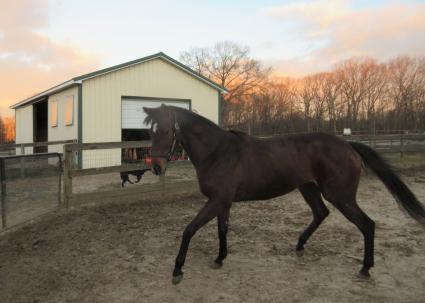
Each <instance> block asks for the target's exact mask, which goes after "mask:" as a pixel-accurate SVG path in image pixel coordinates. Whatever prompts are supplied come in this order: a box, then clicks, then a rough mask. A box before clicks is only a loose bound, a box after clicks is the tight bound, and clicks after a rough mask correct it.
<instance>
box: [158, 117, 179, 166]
mask: <svg viewBox="0 0 425 303" xmlns="http://www.w3.org/2000/svg"><path fill="white" fill-rule="evenodd" d="M179 129H180V127H179V125H178V124H177V122H175V123H174V125H173V141H172V142H171V145H170V149H169V150H168V152H167V153H165V154H151V157H153V158H164V159H167V162H169V161H170V160H171V156H172V155H173V154H174V151H175V150H176V147H177V136H176V133H177V130H179Z"/></svg>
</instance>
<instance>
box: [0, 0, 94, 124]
mask: <svg viewBox="0 0 425 303" xmlns="http://www.w3.org/2000/svg"><path fill="white" fill-rule="evenodd" d="M47 8H48V1H46V0H20V1H1V2H0V85H1V86H0V114H1V115H3V116H4V115H6V116H7V115H11V114H13V111H11V110H10V109H9V106H10V105H12V104H14V103H16V102H18V101H20V100H22V99H25V98H26V97H29V96H31V95H33V94H35V93H37V92H40V91H42V90H45V89H47V88H49V87H51V86H53V85H55V84H59V83H60V82H63V81H65V80H68V79H69V78H71V77H73V76H76V75H78V74H82V73H85V72H88V71H91V70H93V69H96V68H97V67H98V66H99V61H98V59H96V57H95V56H94V55H90V54H86V53H84V52H83V51H82V50H80V49H79V48H78V47H76V46H74V45H70V44H61V43H56V42H55V41H52V40H51V39H50V38H48V37H46V36H44V35H42V34H39V33H37V30H38V29H41V28H43V27H46V26H48V24H47V21H46V20H48V16H47Z"/></svg>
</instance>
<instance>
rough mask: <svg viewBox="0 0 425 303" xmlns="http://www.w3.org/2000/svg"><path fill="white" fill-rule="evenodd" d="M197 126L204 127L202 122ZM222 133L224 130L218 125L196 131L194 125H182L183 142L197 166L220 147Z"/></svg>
mask: <svg viewBox="0 0 425 303" xmlns="http://www.w3.org/2000/svg"><path fill="white" fill-rule="evenodd" d="M195 123H199V122H195ZM196 126H197V127H200V128H202V123H201V124H200V125H199V124H198V125H196ZM222 133H223V130H221V129H220V128H218V127H217V128H215V127H213V128H211V127H205V128H204V130H202V131H201V132H195V131H194V126H193V125H185V126H184V127H182V129H181V144H182V146H183V148H184V149H185V151H186V152H187V155H188V156H189V158H190V160H191V161H192V163H193V164H194V165H195V166H198V165H200V164H201V163H203V162H204V161H205V160H206V159H207V158H208V157H209V156H210V155H211V154H212V153H213V152H214V151H215V150H216V149H217V148H218V145H219V144H220V140H221V139H222V135H223V134H222Z"/></svg>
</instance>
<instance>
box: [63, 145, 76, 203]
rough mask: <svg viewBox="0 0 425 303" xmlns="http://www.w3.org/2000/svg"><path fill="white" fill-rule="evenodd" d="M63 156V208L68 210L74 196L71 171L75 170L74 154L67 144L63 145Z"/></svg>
mask: <svg viewBox="0 0 425 303" xmlns="http://www.w3.org/2000/svg"><path fill="white" fill-rule="evenodd" d="M63 155H64V158H65V159H64V167H63V206H64V207H65V208H68V206H69V200H70V199H71V195H72V177H71V174H70V172H71V170H72V168H73V165H72V162H73V159H74V157H73V154H72V150H70V149H69V148H68V146H67V144H64V145H63Z"/></svg>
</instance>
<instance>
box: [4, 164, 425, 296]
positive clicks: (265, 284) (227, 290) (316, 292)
mask: <svg viewBox="0 0 425 303" xmlns="http://www.w3.org/2000/svg"><path fill="white" fill-rule="evenodd" d="M421 173H422V175H423V174H424V173H423V170H422V171H420V172H416V173H414V174H413V175H412V174H411V175H410V176H408V177H406V180H407V181H408V183H409V184H410V186H411V188H412V189H413V191H414V192H415V193H416V194H417V195H418V197H419V199H420V200H422V201H425V186H424V183H422V180H424V179H423V178H422V177H423V176H422V175H421ZM415 180H416V181H415ZM358 200H359V204H360V205H361V206H362V208H363V209H364V210H365V211H366V212H367V213H368V214H369V215H370V217H372V218H373V219H374V220H375V221H376V224H377V229H376V242H375V243H376V253H375V259H376V260H375V261H376V266H375V267H374V268H373V269H372V270H371V274H372V278H371V279H370V280H369V281H363V280H359V279H357V277H356V275H357V272H358V270H359V269H360V267H361V257H362V255H363V241H362V238H361V236H360V232H359V231H358V230H357V229H356V228H355V227H354V226H353V225H351V223H349V222H348V221H347V220H346V219H345V218H344V217H343V216H342V215H341V214H340V213H339V212H338V211H337V210H336V209H334V208H333V207H332V206H331V205H329V204H328V205H329V208H330V210H331V215H330V216H329V217H328V218H327V219H326V221H325V222H324V223H323V225H322V226H321V227H320V228H319V230H318V231H317V232H316V233H315V234H314V235H313V236H312V238H311V239H310V241H309V242H308V243H307V245H306V249H305V254H304V256H303V257H297V256H296V255H295V252H294V246H295V244H296V240H297V237H298V236H299V234H300V233H301V231H302V230H303V229H304V228H305V227H306V225H307V224H308V223H309V221H310V220H311V213H310V210H309V208H308V206H307V205H306V204H305V202H303V200H302V197H301V195H300V194H298V192H294V193H291V194H289V195H286V196H283V197H279V198H276V199H272V200H269V201H257V202H249V203H239V204H234V205H233V207H232V211H231V218H230V231H229V236H228V241H229V250H230V252H229V256H228V258H227V259H226V260H225V265H224V267H223V268H222V269H220V270H213V269H210V268H209V263H210V262H211V261H212V260H213V259H214V258H215V257H216V254H217V251H218V239H217V232H216V223H215V222H211V223H210V224H209V225H207V226H206V227H204V228H203V229H202V230H201V231H199V233H198V234H197V235H196V236H195V237H194V239H193V240H192V243H191V246H190V249H189V254H188V258H187V262H186V266H185V267H184V272H185V276H184V280H183V281H182V282H181V283H180V284H179V285H177V286H175V285H172V284H171V272H172V268H173V262H174V258H175V256H176V253H177V250H178V245H179V242H180V238H181V232H182V230H183V229H184V227H185V225H186V224H187V223H189V222H190V220H191V218H192V217H193V216H194V215H195V214H196V212H197V211H198V210H199V209H200V208H201V206H202V205H203V203H204V201H205V200H204V198H203V197H201V196H200V195H199V194H196V193H195V194H193V193H187V194H180V195H175V196H172V197H161V196H160V195H152V196H151V197H145V198H144V200H143V201H142V200H140V201H128V202H120V203H114V202H112V203H107V204H102V205H91V206H85V207H81V208H79V209H77V210H73V211H68V212H66V213H53V214H50V215H47V216H46V217H43V218H42V219H39V220H38V221H37V222H35V223H32V224H29V225H26V226H24V227H21V228H19V229H17V230H15V231H12V232H8V233H7V234H5V235H2V236H0V302H2V303H6V302H425V233H424V229H423V228H422V227H420V226H419V225H418V224H417V223H416V222H414V221H413V220H411V219H409V218H407V217H406V215H404V213H402V212H401V211H400V209H399V208H398V206H397V205H396V203H395V201H394V200H393V199H392V197H391V196H390V194H389V193H388V192H387V191H386V189H385V188H384V186H383V185H382V184H381V183H380V182H379V181H378V180H376V179H375V178H373V177H371V176H364V177H363V178H362V182H361V186H360V189H359V194H358Z"/></svg>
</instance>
